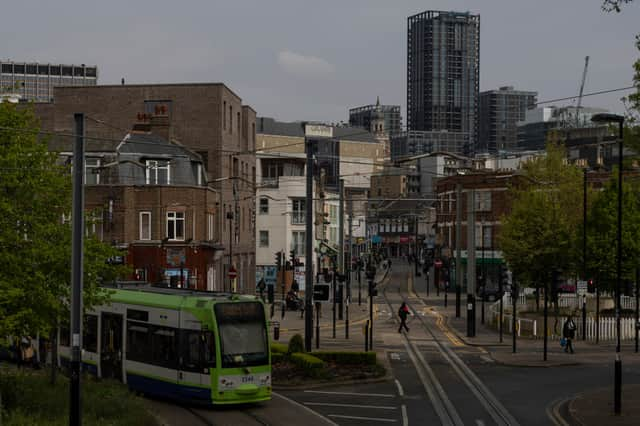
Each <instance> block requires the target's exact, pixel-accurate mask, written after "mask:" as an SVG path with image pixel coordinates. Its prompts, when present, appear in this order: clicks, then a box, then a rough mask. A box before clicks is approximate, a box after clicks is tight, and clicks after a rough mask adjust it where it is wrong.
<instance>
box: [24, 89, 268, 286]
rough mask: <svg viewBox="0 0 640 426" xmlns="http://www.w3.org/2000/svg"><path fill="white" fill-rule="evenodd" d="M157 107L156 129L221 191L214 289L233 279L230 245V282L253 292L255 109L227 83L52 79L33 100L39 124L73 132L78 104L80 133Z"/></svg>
mask: <svg viewBox="0 0 640 426" xmlns="http://www.w3.org/2000/svg"><path fill="white" fill-rule="evenodd" d="M158 107H161V108H162V109H163V110H164V112H165V115H166V119H165V120H166V125H165V126H164V127H163V130H162V131H163V132H164V134H163V136H165V138H166V139H167V140H169V141H177V142H178V143H179V144H181V145H183V146H184V147H187V148H188V149H189V150H190V151H193V152H194V153H196V154H198V155H199V156H200V157H201V158H202V164H203V167H204V169H205V170H206V171H207V176H206V181H207V183H208V186H209V187H211V188H212V189H214V190H215V191H217V193H218V194H219V197H220V198H219V201H218V202H219V204H217V205H216V212H217V213H218V214H215V215H214V220H215V221H216V226H217V227H218V229H219V230H220V241H221V242H222V244H223V245H224V251H220V252H216V256H218V259H219V260H220V261H221V262H222V267H221V268H219V269H216V271H215V277H214V278H213V282H214V283H215V285H214V289H215V290H223V289H229V288H230V285H231V284H232V283H230V282H229V280H228V278H227V271H228V268H229V264H230V262H229V254H230V251H232V252H233V262H232V263H233V264H234V265H235V268H236V269H237V271H238V278H237V280H236V282H234V283H233V284H234V285H235V287H236V289H237V291H239V292H249V293H252V292H253V291H254V289H255V199H254V196H255V186H254V182H255V153H254V149H255V121H256V119H255V118H256V113H255V111H254V110H253V109H252V108H251V107H250V106H247V105H243V104H242V99H241V98H240V97H239V96H238V95H236V94H235V93H234V92H233V91H232V90H231V89H229V88H228V87H227V86H226V85H224V84H222V83H188V84H150V85H113V86H94V87H56V88H54V101H53V102H52V103H49V104H37V105H35V111H36V114H37V115H38V117H39V118H40V120H41V123H42V128H43V130H45V131H54V132H60V133H72V131H73V114H74V113H79V112H82V113H85V114H86V116H87V122H86V126H85V132H86V135H87V138H89V139H91V138H92V139H93V140H96V141H97V140H103V141H109V140H111V141H113V140H116V141H121V140H122V139H123V137H124V135H125V134H127V133H128V129H130V126H131V122H132V120H133V119H134V118H135V117H136V116H137V115H138V114H140V113H143V114H144V113H146V114H152V113H154V112H155V110H156V108H158ZM160 192H162V191H160ZM201 214H204V212H202V213H201ZM196 226H197V223H196ZM201 229H202V228H201ZM196 232H198V228H196ZM231 246H232V247H231Z"/></svg>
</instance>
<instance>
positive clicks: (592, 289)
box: [587, 280, 596, 293]
mask: <svg viewBox="0 0 640 426" xmlns="http://www.w3.org/2000/svg"><path fill="white" fill-rule="evenodd" d="M587 291H588V292H589V293H595V292H596V283H595V282H593V280H589V281H587Z"/></svg>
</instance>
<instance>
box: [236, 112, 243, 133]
mask: <svg viewBox="0 0 640 426" xmlns="http://www.w3.org/2000/svg"><path fill="white" fill-rule="evenodd" d="M236 124H237V125H238V134H240V130H241V129H240V126H241V124H242V122H241V121H240V113H239V112H238V113H236Z"/></svg>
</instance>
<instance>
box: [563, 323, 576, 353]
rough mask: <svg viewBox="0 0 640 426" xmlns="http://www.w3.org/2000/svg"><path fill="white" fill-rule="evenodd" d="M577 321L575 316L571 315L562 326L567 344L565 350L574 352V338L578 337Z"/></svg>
mask: <svg viewBox="0 0 640 426" xmlns="http://www.w3.org/2000/svg"><path fill="white" fill-rule="evenodd" d="M576 328H577V327H576V323H575V322H574V321H573V317H572V316H571V315H569V317H568V318H567V320H566V321H565V323H564V326H563V327H562V337H564V338H565V340H566V344H565V346H564V351H565V352H567V353H569V352H571V353H573V343H572V342H573V339H574V338H575V337H576Z"/></svg>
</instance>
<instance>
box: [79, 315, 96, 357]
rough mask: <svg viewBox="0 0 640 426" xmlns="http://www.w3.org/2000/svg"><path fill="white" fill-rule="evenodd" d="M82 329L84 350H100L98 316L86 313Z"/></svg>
mask: <svg viewBox="0 0 640 426" xmlns="http://www.w3.org/2000/svg"><path fill="white" fill-rule="evenodd" d="M82 331H83V333H82V346H84V350H86V351H89V352H98V317H97V316H95V315H85V316H84V327H83V329H82Z"/></svg>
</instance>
